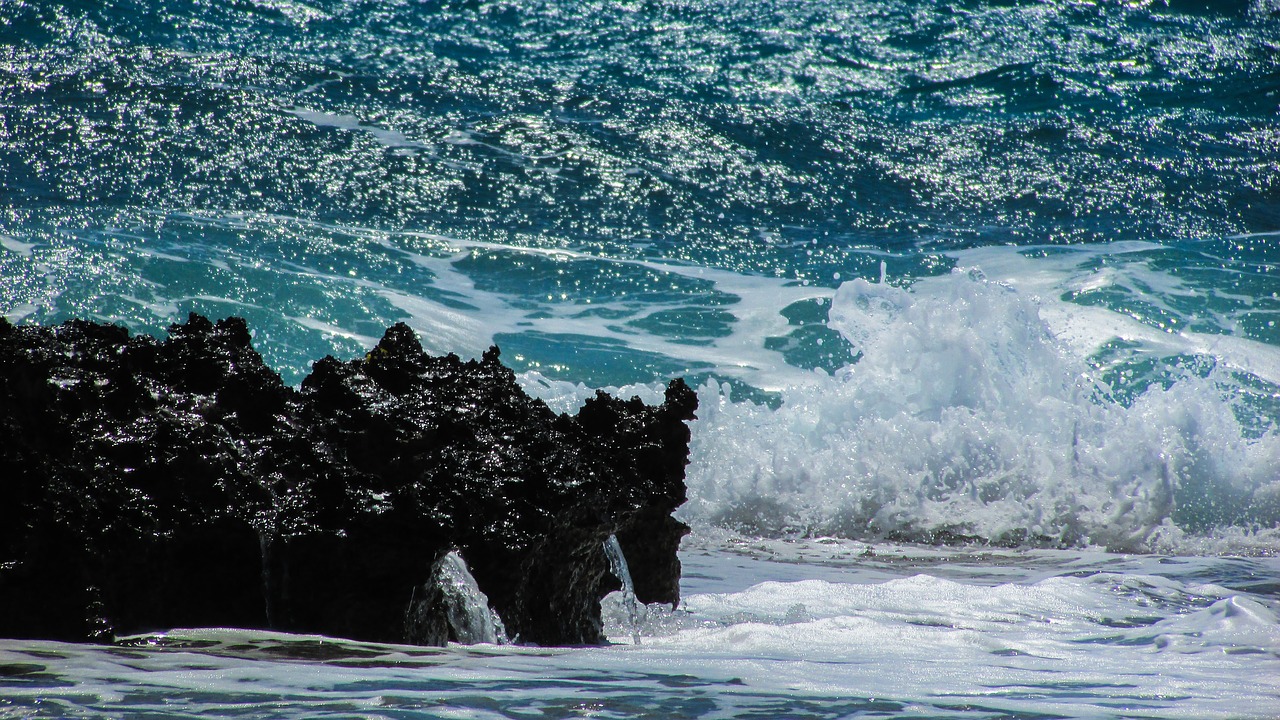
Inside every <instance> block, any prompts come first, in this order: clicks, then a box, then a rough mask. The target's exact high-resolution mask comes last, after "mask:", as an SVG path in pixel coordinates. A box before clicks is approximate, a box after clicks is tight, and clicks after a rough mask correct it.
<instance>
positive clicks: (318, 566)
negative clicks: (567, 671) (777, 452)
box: [0, 314, 697, 645]
mask: <svg viewBox="0 0 1280 720" xmlns="http://www.w3.org/2000/svg"><path fill="white" fill-rule="evenodd" d="M696 406H697V396H696V395H695V394H694V392H693V391H692V390H691V389H689V387H688V386H687V385H685V383H684V382H683V381H681V380H675V381H672V382H671V383H670V385H669V386H668V388H667V391H666V401H665V402H664V403H662V404H661V405H660V406H658V407H653V406H649V405H646V404H645V403H643V402H641V401H640V400H638V399H635V398H633V399H631V400H620V399H617V398H613V397H610V396H608V395H606V394H605V393H597V394H596V396H595V397H594V398H592V399H591V400H589V401H587V403H586V404H585V405H584V407H583V408H582V409H581V411H580V412H579V413H578V415H577V416H576V417H575V416H568V415H563V414H560V415H557V414H556V413H554V412H552V411H551V410H550V409H548V408H547V406H546V405H545V404H544V403H543V402H541V401H540V400H536V399H533V398H530V397H529V396H528V395H526V394H525V393H524V392H523V391H522V390H521V388H520V387H519V385H518V384H517V383H516V381H515V376H514V374H513V373H512V371H511V370H510V369H508V368H507V367H505V366H504V365H502V363H501V362H500V361H499V354H498V350H497V349H496V348H493V349H491V350H490V351H489V352H487V353H485V354H484V356H483V357H482V358H481V359H479V360H469V361H463V360H460V359H459V358H458V357H457V356H455V355H448V356H445V357H433V356H429V355H427V354H426V353H424V352H423V349H422V346H421V344H420V343H419V340H418V338H417V337H416V336H415V335H414V333H413V331H412V330H411V329H410V328H408V327H407V326H406V325H404V324H397V325H395V326H393V327H391V328H389V329H388V330H387V332H386V335H385V336H384V337H383V339H382V341H381V342H380V343H379V344H378V345H377V347H375V348H374V349H373V350H372V351H371V352H369V353H368V355H366V356H365V357H364V358H360V359H356V360H352V361H349V362H341V361H339V360H336V359H334V358H332V357H327V358H325V359H323V360H320V361H319V362H317V363H315V364H314V368H313V371H312V373H311V375H310V376H308V377H307V378H306V380H304V381H303V383H302V385H301V387H300V388H299V389H294V388H291V387H289V386H286V385H285V384H284V383H283V382H282V381H281V379H280V377H279V375H277V374H276V373H275V372H274V371H272V370H271V369H270V368H269V367H267V366H266V365H265V363H264V362H263V360H262V358H261V357H260V356H259V355H258V353H257V352H256V351H255V350H254V349H253V346H252V343H251V341H250V334H249V330H248V328H247V327H246V325H245V323H244V321H243V320H240V319H238V318H228V319H225V320H221V321H219V322H217V323H216V324H215V323H213V322H210V321H209V320H208V319H206V318H204V317H201V316H198V315H194V314H193V315H192V316H191V317H190V318H189V319H188V320H187V322H185V323H182V324H176V325H174V326H172V327H171V328H170V329H169V337H168V338H167V339H165V340H163V341H161V340H157V339H155V338H152V337H150V336H146V335H136V336H130V334H129V333H128V331H127V330H125V329H124V328H122V327H119V326H114V325H106V324H98V323H93V322H87V321H79V320H76V321H70V322H67V323H64V324H63V325H60V326H57V327H44V326H35V325H21V326H17V325H13V324H10V323H9V322H7V321H5V320H4V319H3V318H0V433H2V437H3V439H2V440H0V637H26V638H48V639H60V640H97V641H102V640H109V639H111V638H113V637H116V636H119V635H125V634H133V633H139V632H147V631H154V630H163V629H167V628H173V627H209V626H233V627H244V628H269V629H276V630H286V631H294V632H307V633H319V634H325V635H331V636H339V637H347V638H353V639H359V640H368V641H376V642H407V643H415V644H442V643H444V642H445V641H447V640H449V639H450V629H449V626H448V623H447V622H446V621H445V619H444V614H443V613H444V610H443V608H442V607H441V604H440V602H439V599H440V593H439V589H438V588H433V587H432V585H431V577H432V569H433V567H434V566H435V564H436V563H438V562H439V561H440V560H441V559H442V558H443V557H444V555H445V554H446V553H447V552H449V551H450V550H451V549H458V550H459V552H460V554H461V555H462V556H463V558H465V560H466V562H467V564H468V565H469V567H470V569H471V572H472V574H473V575H474V576H475V578H476V581H477V582H478V584H479V586H480V589H481V590H483V591H484V592H485V593H486V594H487V595H488V597H489V600H490V604H491V606H492V607H493V609H494V610H495V611H496V612H497V614H498V615H499V616H500V617H501V619H502V621H503V622H504V624H505V626H506V629H507V631H508V633H509V635H510V636H511V637H513V638H514V639H516V640H518V641H519V642H525V643H536V644H542V645H565V644H595V643H601V642H603V641H604V636H603V633H602V627H601V619H600V607H599V600H600V598H601V597H603V596H604V595H605V594H607V593H608V592H609V591H611V590H614V589H617V588H618V587H620V585H619V583H618V580H617V579H616V578H614V577H613V575H612V574H611V573H610V571H609V564H608V560H607V558H606V556H605V553H604V549H603V543H604V541H605V540H606V539H607V538H608V536H609V535H610V534H616V535H617V536H618V538H619V541H620V542H621V543H622V546H623V549H624V552H625V553H626V555H627V557H628V560H629V564H630V568H631V573H632V575H633V579H634V582H635V587H636V593H637V596H638V597H639V598H640V599H641V600H642V601H644V602H663V603H675V602H678V600H679V575H680V565H679V560H678V559H677V557H676V548H677V547H678V545H679V542H680V538H681V537H682V536H683V535H684V534H685V533H686V532H687V531H688V528H687V527H686V526H684V525H683V524H681V523H680V522H678V521H677V520H675V519H674V518H672V516H671V513H672V512H673V511H674V510H675V509H676V508H677V507H678V506H679V505H680V504H681V503H683V502H684V500H685V485H684V470H685V465H686V464H687V462H688V443H689V430H688V428H687V425H686V422H687V421H689V420H691V419H693V417H694V414H693V413H694V410H695V409H696Z"/></svg>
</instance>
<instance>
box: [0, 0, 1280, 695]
mask: <svg viewBox="0 0 1280 720" xmlns="http://www.w3.org/2000/svg"><path fill="white" fill-rule="evenodd" d="M1277 248H1280V6H1277V4H1276V3H1275V1H1274V0H1248V1H1243V0H1242V1H1237V2H1205V1H1199V0H1164V1H1160V2H1144V1H1142V0H1139V1H1137V2H1124V3H1121V2H1065V1H1058V0H1049V1H1046V2H1037V3H1021V2H978V1H955V2H941V1H935V2H905V1H898V0H890V1H888V2H861V1H860V0H851V1H849V2H835V1H829V0H778V1H774V2H754V3H732V2H714V1H712V0H687V1H679V0H670V1H666V0H636V1H630V0H607V1H604V0H602V1H599V2H593V1H575V0H564V1H555V2H539V3H508V2H501V1H496V2H487V1H481V0H460V1H457V2H453V1H421V2H419V1H416V0H414V1H410V0H401V1H391V2H372V1H368V2H365V1H361V0H313V1H311V2H301V1H294V0H237V1H236V2H222V1H218V2H214V1H212V0H207V1H206V0H196V1H194V2H177V1H173V2H168V1H166V0H103V1H102V2H70V1H67V2H57V1H55V0H47V1H45V0H0V314H2V315H3V316H5V317H6V318H8V319H10V320H11V321H14V322H41V323H53V322H59V321H62V320H65V319H68V318H71V317H89V318H95V319H99V320H104V321H110V322H119V323H124V324H125V325H127V326H128V327H129V328H130V329H131V330H132V331H134V332H145V333H153V334H158V335H162V334H163V333H164V332H165V328H166V327H167V326H168V325H169V324H170V323H173V322H175V321H179V320H182V319H184V318H185V317H186V315H187V313H189V312H193V311H194V312H200V313H204V314H207V315H210V316H212V317H215V318H220V317H225V316H227V315H238V316H242V317H245V318H247V319H248V320H249V323H250V327H251V328H252V329H253V332H254V340H255V346H256V347H257V348H258V350H259V351H260V352H261V353H262V354H263V355H264V356H265V357H266V358H267V360H268V362H270V363H271V365H272V366H273V367H275V368H277V369H278V371H279V372H280V373H281V375H282V376H283V377H284V379H285V380H286V382H289V383H297V382H300V381H301V379H302V378H303V377H305V375H306V374H307V372H308V371H309V369H310V363H312V362H313V361H315V360H317V359H320V358H321V357H323V356H325V355H326V354H334V355H336V356H338V357H341V358H348V357H354V356H357V355H359V354H362V353H363V352H365V351H366V350H367V349H368V348H369V347H370V346H371V345H372V344H373V343H375V342H376V341H377V339H378V338H379V337H380V335H381V333H382V331H383V329H384V328H385V327H386V326H387V325H389V324H391V323H393V322H396V321H400V320H404V321H407V322H409V323H410V324H411V325H412V326H413V327H414V328H416V329H417V330H418V331H419V333H420V334H421V335H422V338H423V342H424V345H425V346H426V347H427V348H429V349H431V350H432V351H435V352H441V353H443V352H456V353H459V354H460V355H463V356H476V355H479V353H481V352H482V351H483V350H485V349H486V348H487V347H488V346H489V345H491V344H497V345H499V346H500V347H501V350H502V358H503V360H504V361H505V362H508V363H509V364H510V365H511V366H512V367H514V368H515V369H516V370H517V371H518V372H519V373H520V377H521V381H522V382H523V384H524V385H525V387H526V388H527V389H528V390H529V391H530V392H532V393H534V394H536V395H538V396H540V397H543V398H544V399H546V400H547V402H548V403H549V404H551V405H552V406H553V407H555V408H556V409H558V410H564V411H572V410H574V409H576V407H577V405H578V403H580V402H581V400H582V399H583V398H585V397H587V396H588V395H589V394H590V393H591V392H592V391H593V389H594V388H596V387H602V386H603V387H610V388H614V389H619V391H620V392H622V393H623V394H637V395H640V396H641V397H645V398H648V399H654V398H656V397H658V395H657V392H658V388H660V386H661V384H662V383H664V382H665V381H666V380H667V379H669V378H670V377H673V376H677V375H679V376H685V377H687V378H688V379H689V380H690V382H691V383H692V384H694V385H696V386H697V387H698V388H699V396H700V399H701V403H702V405H701V409H700V410H699V419H698V420H697V421H695V422H694V423H693V424H692V428H691V429H692V431H693V443H692V448H691V449H692V453H691V457H690V461H691V464H690V466H689V471H688V483H689V495H690V501H689V503H688V504H687V505H686V506H685V507H684V508H682V509H681V510H680V515H681V517H682V518H683V519H685V520H686V521H687V522H689V523H691V524H693V525H694V527H695V528H696V529H697V535H696V540H695V541H694V543H693V544H692V545H687V546H686V548H685V550H684V556H685V563H686V570H687V572H686V585H687V592H686V599H687V604H686V606H684V607H683V608H681V609H679V610H678V611H675V612H672V611H669V610H668V611H666V612H663V611H661V610H658V609H650V611H649V612H648V615H647V620H646V623H647V624H646V625H645V626H644V631H643V633H642V644H641V645H639V646H638V647H637V646H632V645H630V644H629V642H624V643H623V644H620V645H619V646H615V647H610V648H602V649H533V648H510V647H502V648H498V647H480V648H474V649H464V648H458V647H455V648H450V649H447V650H421V649H407V648H382V647H370V646H365V645H360V644H353V643H348V642H344V641H337V640H333V639H327V638H324V639H321V638H297V637H288V636H268V635H261V634H258V635H254V634H245V633H242V632H239V631H222V630H199V631H181V632H176V633H174V634H171V635H167V636H161V637H153V638H140V639H137V640H136V641H135V642H132V643H130V644H127V645H124V646H120V647H111V648H100V647H71V646H63V645H56V644H46V643H19V644H15V643H11V642H4V641H0V688H2V689H0V714H5V715H6V716H14V717H25V716H28V715H39V716H46V717H65V716H82V717H84V716H88V717H92V716H102V717H148V716H150V717H185V716H194V715H197V714H198V715H201V716H227V717H230V716H253V717H289V718H292V717H397V718H418V717H513V718H514V717H573V716H598V717H633V716H647V717H707V718H710V717H815V718H817V717H821V718H828V717H829V718H837V717H974V718H978V717H981V718H989V717H1020V718H1029V717H1160V718H1172V717H1194V718H1202V717H1224V718H1235V717H1259V718H1262V717H1274V716H1276V715H1280V699H1278V698H1277V687H1276V684H1275V681H1274V680H1273V678H1276V677H1280V672H1277V670H1280V668H1277V666H1276V656H1277V648H1280V642H1277V635H1276V633H1277V622H1276V612H1277V609H1278V606H1277V596H1276V590H1275V584H1274V583H1275V581H1274V579H1272V578H1274V577H1275V576H1276V571H1277V568H1276V567H1275V566H1274V563H1273V562H1272V559H1273V558H1274V557H1275V555H1276V553H1277V551H1278V550H1280V529H1278V528H1280V480H1278V479H1277V478H1280V431H1278V430H1277V428H1276V418H1277V417H1278V416H1280V329H1278V328H1277V326H1276V321H1277V315H1280V300H1278V298H1280V281H1278V279H1277V278H1278V273H1277V263H1278V262H1280V250H1278V249H1277ZM735 533H736V534H735ZM766 538H771V539H766ZM779 538H791V539H792V540H791V541H784V540H779ZM796 538H808V540H807V541H805V542H804V543H799V542H798V541H795V539H796ZM815 538H829V539H830V541H829V542H827V541H822V542H819V541H817V540H815ZM898 543H919V544H920V545H914V544H908V545H899V544H898ZM940 545H944V546H951V547H952V548H953V549H951V550H930V549H928V548H929V547H937V546H940ZM895 548H896V549H895ZM902 548H915V549H902ZM957 548H959V549H957ZM996 548H1005V549H996ZM867 550H870V553H871V554H870V555H865V556H864V551H867ZM1108 552H1109V553H1111V554H1107V553H1108ZM1123 553H1138V554H1123ZM1145 553H1160V554H1159V555H1148V554H1145ZM608 603H613V605H610V606H609V607H608V608H607V609H608V610H609V611H610V612H612V613H614V615H615V616H616V617H615V620H617V618H622V617H627V613H621V614H619V612H618V611H617V607H615V606H616V599H615V601H608V602H607V604H608ZM616 630H617V635H618V637H619V639H620V640H622V641H629V640H630V637H631V633H632V631H633V629H628V628H623V627H621V626H618V627H617V628H616Z"/></svg>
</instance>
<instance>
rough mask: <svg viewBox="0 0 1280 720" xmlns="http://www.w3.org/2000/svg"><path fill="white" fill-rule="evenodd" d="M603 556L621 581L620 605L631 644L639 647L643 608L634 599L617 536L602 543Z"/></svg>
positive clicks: (634, 587)
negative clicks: (607, 559)
mask: <svg viewBox="0 0 1280 720" xmlns="http://www.w3.org/2000/svg"><path fill="white" fill-rule="evenodd" d="M604 554H605V556H606V557H608V558H609V569H610V570H612V571H613V574H614V576H615V577H617V578H618V580H621V581H622V598H621V601H622V603H621V604H622V607H623V609H624V611H625V612H626V622H627V629H628V630H629V631H630V632H631V644H633V645H639V644H640V625H641V623H642V622H643V621H644V617H643V615H644V612H645V607H644V605H642V604H641V603H640V601H639V600H637V599H636V586H635V583H634V582H633V581H632V580H631V570H630V568H628V567H627V558H626V556H625V555H623V554H622V545H621V544H619V543H618V536H617V535H610V536H609V538H608V539H607V540H605V541H604Z"/></svg>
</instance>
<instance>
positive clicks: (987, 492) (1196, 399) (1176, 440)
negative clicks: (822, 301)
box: [685, 272, 1280, 550]
mask: <svg viewBox="0 0 1280 720" xmlns="http://www.w3.org/2000/svg"><path fill="white" fill-rule="evenodd" d="M1040 311H1041V305H1040V304H1039V303H1038V302H1036V301H1035V300H1034V299H1033V297H1032V296H1031V295H1029V294H1027V293H1025V292H1020V291H1018V290H1016V289H1014V288H1012V287H1010V286H1009V285H1007V284H1002V283H996V282H992V281H990V280H987V279H985V278H984V277H982V276H981V275H980V274H978V273H969V272H957V273H953V274H952V275H950V276H946V277H942V278H933V279H928V280H922V281H919V282H917V283H916V284H915V285H914V286H913V287H912V288H911V289H909V290H908V289H902V288H898V287H893V286H891V285H885V284H872V283H868V282H866V281H863V280H854V281H852V282H849V283H845V284H844V285H843V286H841V288H840V289H839V291H838V292H837V293H836V296H835V298H834V302H833V305H832V309H831V312H830V321H829V325H830V326H831V327H832V328H834V329H836V330H838V331H839V332H840V333H841V334H842V335H843V336H844V337H845V338H846V339H848V341H849V342H850V343H851V344H852V345H853V346H854V347H855V348H856V349H857V350H858V351H859V352H860V353H861V356H862V357H861V360H860V362H858V363H857V364H855V365H853V366H851V367H848V368H846V369H845V370H843V371H841V372H839V373H836V374H835V375H834V376H830V377H827V378H824V379H823V380H822V381H821V382H817V383H812V384H808V385H805V386H799V387H792V388H788V389H787V390H785V391H783V393H782V398H783V400H782V404H781V406H780V407H779V408H777V409H770V408H768V407H765V406H761V405H757V404H753V403H747V402H733V401H731V397H730V393H729V391H728V389H727V388H725V387H719V386H716V385H715V384H714V383H708V384H707V385H705V386H704V387H703V388H702V389H701V399H702V407H701V408H700V409H699V412H698V414H699V417H700V420H699V421H698V422H697V423H695V426H694V441H693V448H692V458H693V460H692V464H691V466H690V468H689V485H690V495H691V500H690V504H689V505H688V506H687V509H686V511H685V512H686V517H688V518H690V519H693V520H695V521H702V522H714V523H721V524H728V525H730V526H736V527H740V528H743V529H746V530H750V531H753V532H764V533H820V534H828V533H830V534H839V535H844V536H846V537H885V536H888V537H900V538H908V539H918V540H930V539H938V538H939V537H948V536H949V537H956V536H975V537H978V538H983V539H988V540H1001V541H1008V542H1025V541H1027V540H1031V541H1033V542H1034V541H1036V540H1037V538H1038V539H1039V541H1041V542H1049V543H1063V544H1096V545H1101V546H1104V547H1107V548H1110V549H1114V550H1153V549H1161V548H1163V549H1169V548H1173V547H1178V546H1179V545H1180V543H1183V542H1184V540H1185V539H1186V537H1187V536H1188V535H1199V536H1203V535H1204V534H1205V533H1211V532H1213V531H1214V530H1217V529H1221V528H1222V527H1226V526H1232V525H1243V526H1246V527H1257V528H1260V531H1259V534H1260V535H1261V536H1262V539H1261V544H1262V545H1264V546H1268V545H1272V544H1273V543H1274V542H1275V541H1276V539H1277V538H1276V537H1275V536H1276V532H1275V530H1274V528H1275V527H1276V526H1277V524H1280V508H1277V507H1276V506H1275V503H1273V502H1271V499H1272V497H1273V496H1274V495H1275V493H1276V491H1277V488H1276V487H1275V484H1276V481H1275V478H1276V477H1277V476H1280V437H1278V436H1277V435H1276V434H1275V432H1274V431H1267V432H1265V433H1263V434H1261V436H1250V433H1249V432H1247V429H1246V428H1245V427H1244V426H1243V425H1242V424H1241V423H1240V422H1239V421H1238V420H1237V417H1236V414H1235V406H1234V405H1233V403H1232V398H1231V393H1232V391H1233V389H1234V385H1233V383H1234V380H1233V378H1232V376H1231V375H1230V373H1229V372H1228V371H1226V370H1222V369H1220V370H1215V371H1213V372H1211V373H1209V374H1208V376H1207V377H1201V376H1198V375H1195V374H1187V375H1185V376H1184V377H1181V378H1180V379H1178V380H1177V381H1176V382H1172V384H1171V385H1170V386H1169V387H1167V388H1166V387H1164V386H1163V385H1159V384H1157V385H1153V386H1152V387H1151V388H1150V389H1148V390H1147V391H1146V392H1145V393H1142V394H1141V395H1139V396H1138V397H1137V398H1136V399H1134V400H1133V401H1132V402H1131V403H1129V404H1125V403H1121V402H1119V401H1117V400H1114V399H1112V398H1111V395H1110V392H1109V388H1107V387H1105V386H1103V385H1101V384H1100V383H1099V382H1098V381H1097V380H1096V379H1095V378H1094V374H1095V370H1094V368H1093V367H1092V366H1091V365H1090V364H1089V363H1087V362H1086V361H1085V358H1083V357H1081V356H1080V353H1079V351H1078V348H1073V347H1071V346H1070V345H1068V344H1066V343H1063V342H1061V341H1059V340H1058V338H1057V337H1056V336H1055V334H1054V333H1053V332H1052V330H1051V328H1050V326H1049V325H1048V324H1047V323H1046V321H1045V320H1044V319H1043V318H1042V315H1041V312H1040ZM1255 537H1257V535H1255Z"/></svg>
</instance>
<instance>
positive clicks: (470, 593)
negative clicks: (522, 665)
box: [432, 550, 510, 645]
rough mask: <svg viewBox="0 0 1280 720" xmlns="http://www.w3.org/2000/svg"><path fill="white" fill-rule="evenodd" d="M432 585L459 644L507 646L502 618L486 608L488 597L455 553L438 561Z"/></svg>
mask: <svg viewBox="0 0 1280 720" xmlns="http://www.w3.org/2000/svg"><path fill="white" fill-rule="evenodd" d="M432 581H433V582H434V583H435V585H436V587H438V588H440V592H441V594H442V596H443V598H444V604H445V608H446V616H447V618H448V621H449V627H450V629H451V630H452V631H453V636H454V637H455V638H456V639H457V641H458V642H459V643H462V644H463V645H476V644H479V643H489V644H496V645H505V644H508V643H509V642H510V640H509V639H508V638H507V629H506V627H505V626H504V625H503V624H502V618H500V617H498V614H497V613H495V612H494V611H493V610H492V609H491V608H490V607H489V598H488V596H486V595H485V594H484V592H483V591H481V590H480V586H479V585H478V584H477V583H476V579H475V577H473V576H472V575H471V571H470V570H468V569H467V563H466V562H465V561H464V560H463V559H462V556H461V555H459V554H458V551H457V550H452V551H450V552H449V553H448V554H446V555H445V556H444V557H443V558H442V559H441V560H440V562H439V563H438V564H437V565H436V570H435V575H434V577H433V578H432Z"/></svg>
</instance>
